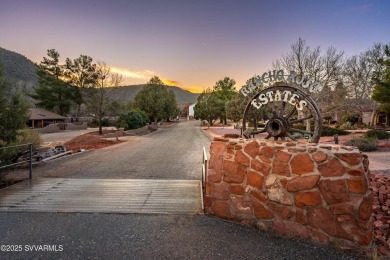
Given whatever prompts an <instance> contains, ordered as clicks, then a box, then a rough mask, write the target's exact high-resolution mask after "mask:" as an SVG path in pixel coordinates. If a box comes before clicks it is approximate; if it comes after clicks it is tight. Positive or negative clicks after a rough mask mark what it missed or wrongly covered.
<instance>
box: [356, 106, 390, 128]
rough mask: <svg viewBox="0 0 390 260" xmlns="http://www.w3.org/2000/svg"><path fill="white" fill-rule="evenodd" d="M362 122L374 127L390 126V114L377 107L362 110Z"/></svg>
mask: <svg viewBox="0 0 390 260" xmlns="http://www.w3.org/2000/svg"><path fill="white" fill-rule="evenodd" d="M362 123H363V124H366V125H369V126H374V127H389V126H390V114H387V113H385V112H382V111H379V110H377V109H374V110H372V109H371V110H367V111H363V112H362Z"/></svg>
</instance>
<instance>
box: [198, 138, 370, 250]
mask: <svg viewBox="0 0 390 260" xmlns="http://www.w3.org/2000/svg"><path fill="white" fill-rule="evenodd" d="M368 172H369V169H368V159H367V157H366V156H364V155H363V154H361V152H360V151H359V150H358V149H355V148H352V147H346V146H340V145H323V144H299V143H296V142H277V141H267V142H264V141H256V140H251V141H249V140H248V141H247V140H242V139H224V138H214V140H213V142H212V144H211V148H210V163H209V170H208V176H207V185H206V195H205V207H206V212H207V213H208V214H213V215H216V216H219V217H222V218H226V219H232V220H235V221H241V222H243V223H245V224H249V225H256V226H258V227H259V228H260V229H263V230H272V231H276V232H277V233H280V234H283V235H287V236H298V237H301V238H307V239H311V240H313V241H315V242H319V243H334V244H336V245H340V246H347V247H361V246H363V247H368V246H369V245H370V244H371V242H372V239H373V232H372V220H371V213H372V202H373V197H372V195H371V192H370V189H369V188H368V186H369V185H368V177H367V176H368Z"/></svg>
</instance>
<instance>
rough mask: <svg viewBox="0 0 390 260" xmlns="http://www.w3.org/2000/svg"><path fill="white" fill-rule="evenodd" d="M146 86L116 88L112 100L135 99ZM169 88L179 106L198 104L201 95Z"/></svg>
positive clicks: (172, 87) (177, 88)
mask: <svg viewBox="0 0 390 260" xmlns="http://www.w3.org/2000/svg"><path fill="white" fill-rule="evenodd" d="M144 86H145V84H140V85H130V86H123V87H116V88H114V93H113V95H112V99H116V100H130V99H134V97H135V96H136V95H137V93H138V92H139V91H140V90H141V89H142V88H143V87H144ZM168 87H169V88H170V89H171V90H172V91H173V93H175V96H176V100H177V102H178V103H179V104H184V103H186V104H187V103H188V104H193V103H196V100H197V98H198V96H199V94H195V93H192V92H189V91H187V90H184V89H181V88H179V87H174V86H168Z"/></svg>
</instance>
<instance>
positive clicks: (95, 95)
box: [87, 61, 122, 134]
mask: <svg viewBox="0 0 390 260" xmlns="http://www.w3.org/2000/svg"><path fill="white" fill-rule="evenodd" d="M96 75H97V80H96V82H95V84H93V85H92V87H91V88H88V89H87V90H88V97H87V107H88V110H89V111H90V112H91V113H93V114H94V115H95V120H96V122H97V124H98V126H99V134H102V133H103V131H102V125H103V119H104V117H105V116H107V115H108V112H109V109H110V108H111V107H112V100H111V96H112V94H113V90H114V88H113V87H118V86H119V85H120V84H121V83H122V75H120V74H118V73H112V72H111V68H110V67H109V66H107V64H106V63H105V62H101V61H98V62H97V66H96Z"/></svg>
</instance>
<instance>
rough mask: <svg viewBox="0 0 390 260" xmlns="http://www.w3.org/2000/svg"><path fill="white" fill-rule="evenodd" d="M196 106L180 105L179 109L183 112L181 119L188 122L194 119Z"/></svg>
mask: <svg viewBox="0 0 390 260" xmlns="http://www.w3.org/2000/svg"><path fill="white" fill-rule="evenodd" d="M195 105H196V103H194V104H179V108H180V110H181V111H182V113H181V117H185V118H186V119H187V120H190V119H193V118H194V107H195Z"/></svg>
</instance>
